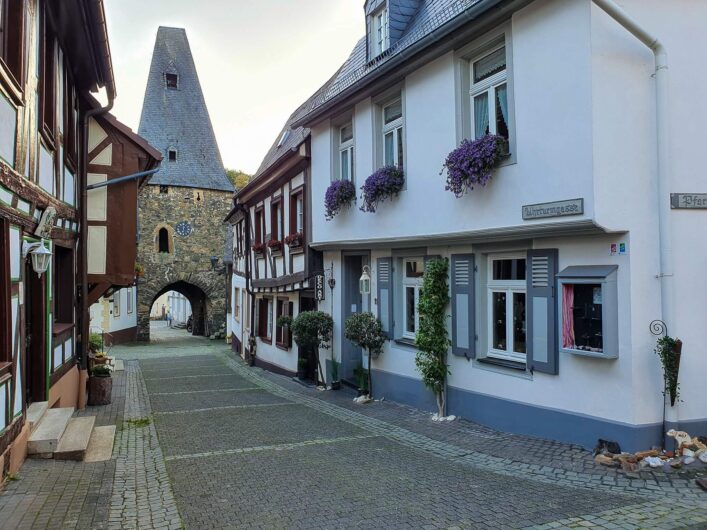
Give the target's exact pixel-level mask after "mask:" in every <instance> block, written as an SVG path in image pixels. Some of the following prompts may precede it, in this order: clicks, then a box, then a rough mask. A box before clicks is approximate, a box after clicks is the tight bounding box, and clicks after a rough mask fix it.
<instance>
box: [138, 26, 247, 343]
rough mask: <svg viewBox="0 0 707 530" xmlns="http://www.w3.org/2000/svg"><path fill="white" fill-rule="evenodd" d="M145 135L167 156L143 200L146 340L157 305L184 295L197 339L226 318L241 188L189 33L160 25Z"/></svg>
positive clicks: (141, 318) (141, 299) (141, 292)
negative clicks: (173, 294) (233, 217)
mask: <svg viewBox="0 0 707 530" xmlns="http://www.w3.org/2000/svg"><path fill="white" fill-rule="evenodd" d="M139 131H140V135H141V136H142V137H143V138H145V139H147V141H148V142H150V144H151V145H153V146H154V147H155V148H157V149H158V150H159V151H161V152H162V155H163V156H164V160H163V162H162V169H161V170H160V172H159V173H157V174H156V175H155V176H153V177H152V180H151V181H150V183H149V185H148V186H146V187H145V188H144V189H143V191H142V192H141V194H140V198H139V242H138V263H139V264H140V265H142V267H143V269H144V276H143V277H142V278H141V279H140V281H139V284H138V339H139V340H149V338H150V308H151V306H152V304H153V302H154V301H155V299H156V298H157V297H159V296H160V295H161V294H163V293H165V292H168V291H178V292H180V293H182V294H183V295H184V296H186V297H187V298H188V299H189V302H190V303H191V306H192V312H193V323H194V334H195V335H210V334H212V333H216V332H218V331H219V330H220V329H221V327H222V326H223V325H224V324H225V321H226V307H225V306H226V296H227V294H226V277H225V275H224V272H223V269H224V267H223V263H222V261H221V260H219V262H218V263H217V264H216V266H215V267H214V266H213V265H212V260H211V258H212V257H219V258H221V257H222V256H223V245H224V241H225V240H226V231H227V229H226V226H225V225H224V224H223V219H224V218H225V217H226V215H227V214H228V212H229V209H230V207H231V203H232V197H233V186H232V185H231V182H230V181H229V180H228V178H227V177H226V171H225V169H224V167H223V162H222V161H221V154H220V152H219V149H218V145H217V143H216V137H215V136H214V131H213V128H212V126H211V119H210V118H209V112H208V110H207V108H206V102H205V101H204V95H203V93H202V91H201V85H200V83H199V77H198V75H197V73H196V66H195V64H194V59H193V57H192V54H191V50H190V48H189V41H188V40H187V34H186V31H185V30H184V29H181V28H165V27H160V28H159V30H158V31H157V41H156V43H155V49H154V52H153V55H152V65H151V66H150V74H149V77H148V80H147V89H146V90H145V100H144V102H143V106H142V116H141V118H140V129H139Z"/></svg>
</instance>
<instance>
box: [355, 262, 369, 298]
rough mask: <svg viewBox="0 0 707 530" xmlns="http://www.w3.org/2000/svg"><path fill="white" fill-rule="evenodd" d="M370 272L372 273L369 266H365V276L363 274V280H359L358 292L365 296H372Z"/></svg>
mask: <svg viewBox="0 0 707 530" xmlns="http://www.w3.org/2000/svg"><path fill="white" fill-rule="evenodd" d="M370 272H371V270H370V269H369V268H368V266H367V265H364V267H363V274H361V278H360V279H359V280H358V290H359V291H360V292H361V294H363V295H366V294H371V274H370Z"/></svg>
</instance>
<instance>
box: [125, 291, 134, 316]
mask: <svg viewBox="0 0 707 530" xmlns="http://www.w3.org/2000/svg"><path fill="white" fill-rule="evenodd" d="M126 292H127V294H126V295H125V296H126V299H127V303H128V309H127V311H128V315H132V313H133V288H132V287H128V288H127V290H126Z"/></svg>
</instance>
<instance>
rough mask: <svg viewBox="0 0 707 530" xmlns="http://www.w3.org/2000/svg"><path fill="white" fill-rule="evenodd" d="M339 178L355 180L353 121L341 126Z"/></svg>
mask: <svg viewBox="0 0 707 530" xmlns="http://www.w3.org/2000/svg"><path fill="white" fill-rule="evenodd" d="M339 178H340V179H341V180H350V181H352V182H353V180H354V134H353V123H352V122H348V123H347V124H345V125H343V126H341V127H339Z"/></svg>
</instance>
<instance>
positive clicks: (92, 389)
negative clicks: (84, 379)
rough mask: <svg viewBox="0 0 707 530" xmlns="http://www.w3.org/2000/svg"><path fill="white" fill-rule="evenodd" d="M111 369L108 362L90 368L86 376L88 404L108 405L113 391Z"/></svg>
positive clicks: (93, 405)
mask: <svg viewBox="0 0 707 530" xmlns="http://www.w3.org/2000/svg"><path fill="white" fill-rule="evenodd" d="M112 371H113V368H112V367H111V366H109V365H108V364H96V365H95V366H94V367H93V369H92V370H91V375H90V377H89V378H88V404H89V406H92V407H95V406H98V405H110V403H111V394H112V392H113V378H112V377H111V375H112Z"/></svg>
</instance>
